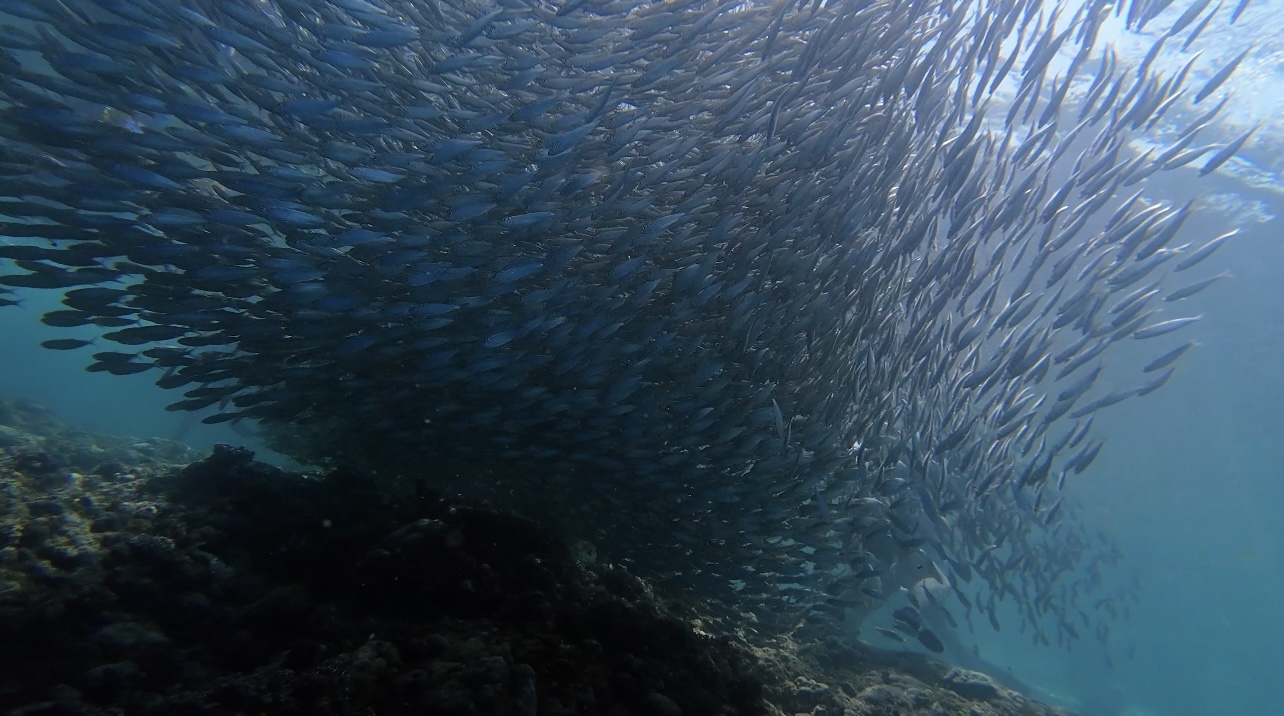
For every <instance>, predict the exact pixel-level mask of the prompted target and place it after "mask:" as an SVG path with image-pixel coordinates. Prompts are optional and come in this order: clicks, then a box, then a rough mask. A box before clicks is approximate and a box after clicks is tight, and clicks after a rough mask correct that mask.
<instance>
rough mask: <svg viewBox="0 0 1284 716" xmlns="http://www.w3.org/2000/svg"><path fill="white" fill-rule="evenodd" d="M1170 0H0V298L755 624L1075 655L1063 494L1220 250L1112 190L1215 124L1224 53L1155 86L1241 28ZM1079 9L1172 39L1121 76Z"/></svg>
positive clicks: (1146, 376) (1158, 382)
mask: <svg viewBox="0 0 1284 716" xmlns="http://www.w3.org/2000/svg"><path fill="white" fill-rule="evenodd" d="M1170 4H1171V0H1133V1H1131V2H1119V3H1118V4H1117V5H1116V4H1113V3H1110V2H1106V1H1105V0H1087V1H1086V2H1083V3H1075V4H1072V5H1064V6H1063V5H1060V4H1056V3H1051V2H1042V1H1041V0H801V2H793V0H670V1H665V2H658V1H657V2H647V1H645V0H552V1H548V0H501V1H500V2H488V1H474V0H438V1H434V2H415V1H411V0H217V1H216V0H167V1H164V2H162V1H161V0H58V1H56V2H54V1H50V2H45V1H43V0H41V1H37V0H5V2H3V3H0V50H3V51H2V52H0V215H2V218H0V221H3V223H2V224H0V236H3V237H5V239H4V243H3V245H0V258H3V259H7V260H8V261H6V262H4V264H3V271H4V274H5V275H4V276H3V277H0V285H2V286H4V287H5V290H6V293H4V298H5V303H15V302H16V298H15V297H16V296H17V295H18V294H17V292H19V291H22V290H26V289H55V290H58V291H62V292H65V296H64V299H63V303H64V304H65V306H66V308H65V310H57V311H52V312H49V313H46V314H45V315H44V316H43V317H42V319H41V320H42V321H43V322H44V323H46V324H49V325H52V326H63V327H83V326H90V327H95V328H96V329H97V330H99V333H100V335H99V337H97V338H96V339H93V340H90V339H81V338H65V339H56V340H51V341H47V342H46V345H47V347H49V348H52V349H74V348H81V347H86V346H87V347H88V348H87V350H88V351H90V352H92V354H93V362H92V363H91V364H90V365H89V367H88V369H89V370H93V371H104V372H108V373H113V374H132V373H140V372H147V371H150V372H152V373H154V374H155V375H156V376H157V384H158V385H160V386H161V387H163V388H167V389H173V390H176V391H182V397H181V399H180V400H177V401H176V402H175V403H174V404H173V406H171V407H172V408H173V409H175V410H179V411H201V410H205V411H207V412H209V411H213V412H211V413H210V414H208V415H207V416H206V417H205V418H204V421H205V422H221V421H241V420H246V421H258V422H259V423H263V424H290V425H296V426H301V428H300V429H301V430H304V431H311V432H310V434H311V435H312V436H313V439H314V441H315V442H317V443H321V444H325V445H326V446H328V448H329V449H330V450H332V453H333V455H335V456H338V457H350V456H354V455H360V456H364V458H365V459H366V460H367V461H368V462H370V463H373V464H380V465H385V466H388V469H389V470H403V471H405V470H413V469H415V467H416V466H422V465H423V464H424V463H425V462H429V464H431V465H433V466H434V469H435V470H437V471H439V472H441V473H443V474H445V473H450V474H455V475H457V477H456V479H457V480H458V482H459V483H460V484H461V485H462V484H467V485H471V486H473V487H482V488H484V489H489V490H491V492H492V495H493V496H499V495H509V496H513V495H517V496H519V497H518V498H514V499H531V500H542V502H539V503H538V504H541V505H545V506H547V505H561V506H562V508H561V509H563V510H564V513H563V514H561V515H560V516H558V517H554V518H551V519H557V518H561V519H565V520H566V521H567V522H572V523H574V524H575V525H576V527H577V529H579V530H580V531H581V532H582V534H583V535H584V536H585V537H586V538H589V539H592V540H594V541H595V542H597V543H598V544H599V545H600V548H602V549H604V550H607V551H609V552H611V553H612V554H614V555H615V558H617V559H626V560H628V561H630V562H632V563H635V564H637V565H638V568H639V569H644V570H646V571H648V572H649V573H652V574H656V575H659V576H666V577H672V578H673V580H674V581H675V583H682V584H687V585H692V586H693V587H698V588H699V589H701V590H702V592H707V593H719V594H723V593H725V599H726V603H727V604H728V605H730V607H729V611H730V612H734V613H736V614H738V615H740V616H742V617H743V618H744V619H746V620H748V621H750V622H756V623H757V625H758V627H757V628H760V629H773V630H790V629H797V628H799V627H800V626H810V627H816V628H819V629H821V630H822V631H823V630H825V629H832V628H834V627H836V625H838V624H840V623H841V622H842V620H843V618H844V614H848V613H850V612H849V610H851V609H854V608H855V609H861V608H866V609H868V608H873V607H876V606H878V605H881V604H884V603H889V602H890V600H892V599H893V598H896V597H897V595H898V594H905V595H907V596H908V598H909V600H910V602H911V603H912V604H911V605H909V606H905V607H902V608H901V609H900V610H898V611H897V612H896V615H897V616H896V618H895V622H896V626H897V627H898V628H899V629H901V630H902V631H903V632H905V633H907V634H911V635H913V636H915V637H916V638H917V639H918V641H919V642H920V643H921V644H922V645H924V646H925V647H926V648H929V649H931V650H933V651H939V650H940V648H938V647H940V646H941V641H940V639H938V638H937V637H936V636H935V635H934V634H933V633H932V632H931V631H930V630H929V629H928V628H927V626H926V625H925V624H924V622H923V619H922V616H921V615H920V614H919V611H918V608H920V607H921V608H923V610H924V611H927V607H929V606H930V607H935V608H936V609H938V610H943V609H945V607H946V603H947V602H948V603H949V609H953V610H958V609H959V608H962V609H963V610H964V611H965V612H966V617H967V619H968V621H969V623H970V622H971V619H972V617H973V614H974V613H976V614H983V615H985V616H986V617H988V619H989V621H990V622H991V623H992V624H993V626H994V628H996V629H997V628H999V627H1000V624H999V620H998V618H997V616H996V615H997V612H996V600H1000V601H1001V600H1004V599H1010V600H1014V602H1015V603H1016V604H1017V605H1018V607H1019V609H1020V612H1021V613H1022V614H1023V615H1024V621H1025V624H1024V625H1023V627H1028V628H1030V629H1031V633H1032V635H1033V638H1034V639H1035V641H1036V642H1039V643H1052V642H1054V641H1055V642H1058V643H1068V642H1070V641H1073V640H1074V639H1076V638H1078V637H1079V636H1080V631H1081V630H1087V629H1092V628H1096V629H1097V636H1098V638H1099V639H1102V640H1103V641H1104V640H1105V639H1106V638H1107V636H1108V634H1106V632H1105V629H1104V627H1103V626H1101V621H1100V619H1099V617H1101V616H1103V615H1106V614H1111V613H1114V612H1115V611H1116V610H1119V609H1125V608H1127V603H1126V599H1125V598H1122V597H1115V596H1109V595H1107V596H1104V597H1103V596H1102V595H1101V594H1099V593H1097V592H1096V591H1094V588H1095V587H1096V586H1097V585H1096V583H1097V582H1098V581H1099V580H1100V569H1101V568H1102V567H1103V566H1104V565H1106V564H1108V563H1111V562H1113V561H1114V560H1116V559H1118V554H1117V552H1116V551H1115V550H1114V548H1113V547H1112V546H1111V544H1110V542H1109V541H1108V540H1105V539H1103V538H1102V537H1100V536H1098V535H1095V534H1091V533H1089V532H1088V531H1087V530H1085V529H1084V528H1082V527H1080V526H1079V525H1078V523H1077V522H1076V520H1075V518H1074V515H1073V510H1072V509H1070V508H1069V507H1067V506H1063V503H1062V499H1061V496H1062V492H1063V489H1064V487H1065V482H1066V480H1067V479H1068V478H1070V477H1072V476H1074V475H1077V474H1080V473H1082V472H1083V471H1084V470H1085V469H1087V468H1088V467H1089V465H1090V464H1092V462H1093V461H1094V458H1095V457H1096V456H1097V455H1098V453H1099V451H1100V450H1101V448H1102V445H1103V441H1102V440H1101V439H1100V438H1098V437H1096V436H1095V434H1094V433H1093V431H1092V425H1093V416H1094V414H1095V413H1096V412H1097V411H1099V410H1103V409H1105V408H1107V407H1108V406H1111V405H1114V404H1116V403H1119V402H1120V401H1123V400H1127V399H1129V398H1133V397H1136V396H1143V395H1146V394H1148V393H1150V392H1151V391H1154V390H1156V389H1158V388H1159V387H1160V386H1162V385H1163V384H1164V383H1165V382H1166V381H1168V380H1169V378H1170V377H1171V376H1172V375H1173V374H1174V371H1175V369H1176V366H1177V362H1178V359H1179V358H1180V357H1181V356H1182V355H1183V354H1184V353H1186V351H1187V350H1189V349H1190V348H1191V347H1192V346H1194V345H1195V342H1194V341H1193V340H1192V339H1190V338H1189V337H1188V336H1187V335H1185V334H1186V333H1189V331H1191V330H1198V329H1197V328H1191V324H1195V323H1196V322H1197V321H1199V320H1200V317H1201V314H1200V313H1199V312H1195V311H1188V310H1183V306H1184V305H1186V303H1188V301H1187V302H1186V303H1184V302H1183V301H1185V300H1186V299H1188V298H1189V297H1191V296H1193V295H1195V294H1196V293H1198V292H1200V291H1202V290H1204V289H1206V288H1207V287H1208V286H1210V285H1213V284H1214V283H1216V282H1217V281H1219V280H1220V279H1222V278H1224V276H1225V274H1223V273H1217V272H1215V271H1214V272H1211V273H1210V274H1202V275H1201V271H1206V270H1207V269H1206V266H1208V265H1211V264H1207V265H1206V264H1203V262H1204V261H1205V259H1207V258H1208V257H1209V256H1210V255H1212V254H1213V253H1214V252H1215V251H1216V249H1217V248H1218V247H1219V246H1221V245H1223V244H1224V243H1225V242H1226V241H1228V240H1230V239H1231V237H1232V236H1233V234H1234V232H1233V231H1232V232H1229V233H1226V234H1224V235H1221V236H1188V235H1187V233H1188V232H1183V231H1182V229H1183V226H1184V225H1185V224H1186V222H1187V219H1188V217H1189V216H1190V215H1191V214H1192V213H1194V212H1196V211H1197V210H1198V207H1197V206H1195V205H1193V204H1185V205H1181V206H1173V205H1169V204H1168V203H1166V202H1163V201H1157V200H1155V199H1153V198H1151V197H1148V196H1147V195H1146V189H1145V187H1146V178H1147V177H1148V176H1150V175H1152V174H1154V173H1156V172H1161V171H1170V170H1176V169H1178V168H1180V167H1186V166H1187V165H1192V164H1194V163H1196V162H1198V164H1195V165H1194V167H1192V168H1198V173H1199V174H1201V175H1203V174H1207V173H1210V172H1213V171H1215V170H1217V169H1218V168H1219V167H1221V166H1222V165H1223V164H1225V163H1226V162H1227V161H1229V160H1230V159H1231V158H1232V157H1233V156H1234V155H1235V154H1236V152H1238V151H1239V150H1240V149H1241V148H1242V147H1243V146H1244V145H1245V143H1246V142H1248V141H1249V140H1250V138H1251V136H1252V132H1249V133H1247V134H1244V135H1243V136H1241V137H1238V138H1236V139H1234V140H1233V141H1230V142H1214V143H1212V144H1202V143H1199V137H1200V134H1201V132H1204V133H1205V134H1207V132H1205V130H1206V128H1207V127H1209V126H1210V125H1212V124H1213V123H1214V122H1215V120H1216V117H1217V116H1218V113H1219V112H1221V111H1222V109H1223V107H1225V105H1226V98H1225V95H1226V93H1227V90H1226V88H1225V87H1224V86H1223V85H1224V84H1225V83H1226V81H1227V79H1228V78H1229V77H1230V75H1231V73H1232V72H1233V71H1234V70H1235V67H1236V65H1238V64H1239V62H1240V61H1241V60H1243V59H1244V57H1245V55H1240V56H1239V58H1238V59H1236V60H1234V61H1233V62H1232V63H1231V64H1230V65H1227V66H1224V67H1205V66H1204V65H1199V67H1200V69H1201V71H1203V72H1204V74H1205V76H1207V77H1209V79H1207V80H1204V81H1202V82H1191V81H1188V77H1189V75H1188V71H1189V70H1190V69H1191V68H1192V67H1193V66H1195V64H1196V60H1197V56H1194V57H1196V59H1192V60H1191V61H1190V62H1189V63H1187V64H1186V65H1185V67H1184V69H1182V70H1181V71H1180V72H1177V73H1164V72H1161V71H1159V70H1157V69H1155V68H1154V67H1153V66H1152V61H1153V60H1154V58H1155V57H1156V56H1157V55H1158V53H1159V52H1160V51H1161V49H1162V48H1163V46H1164V45H1165V42H1166V43H1167V45H1168V49H1169V50H1172V51H1176V50H1177V47H1176V46H1177V45H1178V43H1182V42H1184V43H1185V45H1184V46H1183V48H1182V49H1183V51H1184V50H1185V49H1186V48H1187V47H1189V46H1191V45H1192V43H1193V44H1194V46H1195V47H1198V37H1199V35H1200V33H1202V32H1203V31H1204V29H1205V28H1206V27H1207V26H1208V25H1209V23H1210V22H1212V21H1214V18H1215V17H1216V18H1218V19H1217V20H1216V22H1219V23H1224V22H1233V21H1234V19H1238V16H1239V14H1240V13H1242V12H1243V11H1244V8H1245V6H1246V5H1247V0H1240V2H1238V3H1237V4H1236V6H1235V7H1234V8H1231V7H1229V6H1228V7H1227V8H1225V9H1223V8H1222V5H1221V4H1220V3H1219V4H1218V5H1216V6H1213V7H1211V8H1210V7H1209V6H1210V2H1209V0H1199V1H1196V2H1193V3H1191V4H1190V5H1189V6H1188V7H1185V8H1183V7H1180V6H1178V7H1172V8H1170V7H1169V5H1170ZM1219 13H1220V15H1219ZM1112 15H1113V16H1114V17H1117V18H1119V20H1120V21H1122V22H1123V23H1125V25H1126V26H1127V27H1129V28H1133V29H1140V28H1143V27H1146V26H1147V25H1150V24H1154V23H1164V24H1166V25H1167V26H1168V29H1167V30H1166V31H1165V32H1164V33H1163V34H1162V35H1161V36H1160V39H1159V40H1158V41H1157V42H1156V44H1155V46H1154V49H1153V50H1152V52H1151V53H1150V54H1148V55H1147V56H1146V59H1145V60H1144V61H1143V62H1142V63H1140V64H1139V65H1128V64H1126V63H1124V62H1121V61H1120V60H1119V58H1118V56H1117V55H1116V53H1115V52H1114V51H1113V50H1112V49H1111V48H1110V47H1108V46H1105V45H1104V44H1103V43H1100V42H1098V39H1097V36H1098V33H1099V30H1100V28H1101V27H1102V25H1103V23H1105V22H1107V21H1108V20H1110V19H1111V17H1112ZM1156 128H1165V129H1167V130H1168V131H1167V133H1165V134H1161V133H1159V132H1158V131H1157V129H1156ZM1142 135H1154V136H1155V137H1156V141H1158V142H1160V143H1161V144H1162V146H1163V148H1162V149H1159V150H1152V151H1151V152H1148V153H1144V154H1143V153H1140V152H1137V151H1134V150H1133V149H1132V148H1131V145H1130V143H1129V141H1130V138H1132V137H1135V136H1142ZM1205 141H1206V140H1205ZM1184 171H1190V168H1188V169H1186V170H1184ZM1197 266H1198V267H1199V268H1198V269H1197V268H1196V267H1197ZM1187 270H1191V272H1190V273H1186V271H1187ZM1168 334H1173V335H1172V336H1168V337H1166V338H1165V337H1164V336H1167V335H1168ZM1132 341H1146V342H1147V343H1148V344H1149V343H1153V344H1154V358H1153V360H1152V361H1150V362H1149V363H1148V364H1147V365H1146V366H1145V368H1144V370H1142V371H1141V372H1140V374H1139V375H1137V376H1136V379H1135V382H1134V383H1131V384H1125V385H1119V386H1115V385H1108V384H1106V381H1105V380H1104V379H1100V376H1101V374H1102V360H1103V356H1106V355H1108V354H1109V352H1110V350H1111V347H1112V346H1114V345H1116V344H1119V343H1122V342H1132ZM1166 341H1168V342H1166ZM1171 341H1176V342H1171ZM103 343H112V344H116V345H113V346H109V348H111V349H110V350H104V349H103V348H104V346H103V345H102V344H103ZM442 479H443V480H444V479H446V478H442ZM528 504H536V503H528ZM924 575H931V576H930V580H929V581H930V584H925V583H924V582H923V577H924ZM928 586H930V587H931V588H930V589H929V588H927V587H928ZM925 601H926V602H931V604H924V602H925ZM955 602H957V604H959V605H961V607H960V606H955ZM947 614H948V612H947ZM949 621H950V622H951V623H953V622H954V619H953V617H949ZM879 632H880V633H885V634H890V635H892V636H894V637H896V638H898V639H899V638H900V637H899V635H898V634H897V633H896V632H895V631H892V630H890V629H884V628H882V627H879Z"/></svg>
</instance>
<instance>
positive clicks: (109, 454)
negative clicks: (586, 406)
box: [0, 402, 1061, 716]
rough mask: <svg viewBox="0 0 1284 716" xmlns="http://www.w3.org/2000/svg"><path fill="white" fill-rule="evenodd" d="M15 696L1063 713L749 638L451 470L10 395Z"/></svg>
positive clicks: (831, 651)
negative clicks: (465, 488) (447, 481)
mask: <svg viewBox="0 0 1284 716" xmlns="http://www.w3.org/2000/svg"><path fill="white" fill-rule="evenodd" d="M0 440H2V441H3V442H0V711H4V712H6V713H12V714H22V715H24V716H33V715H35V714H50V715H52V714H144V715H148V714H193V715H195V714H203V715H208V714H242V713H244V714H442V715H449V714H460V715H464V714H505V715H513V716H527V715H530V716H534V715H535V714H540V715H541V716H553V715H556V714H613V715H614V714H619V715H621V716H623V715H626V714H642V715H650V716H677V715H679V714H685V715H686V716H706V715H708V716H716V715H723V714H725V715H731V714H740V715H746V716H747V715H751V714H764V715H775V714H790V715H793V714H802V713H806V714H813V715H815V716H838V715H842V716H864V715H869V716H873V715H875V714H906V715H909V714H938V715H944V714H967V715H968V716H991V715H993V716H1007V715H1013V716H1015V715H1017V714H1028V715H1030V716H1035V715H1043V714H1055V713H1061V712H1058V711H1055V710H1053V709H1049V708H1047V707H1044V706H1042V705H1039V704H1036V703H1033V702H1030V701H1027V700H1026V699H1024V698H1022V697H1020V696H1019V695H1017V694H1014V693H1012V692H1010V691H1007V690H1005V689H1003V688H1002V687H1000V686H997V685H995V684H994V683H993V682H992V681H990V680H989V679H988V678H987V677H984V676H983V675H980V674H975V673H974V672H962V671H961V670H959V669H953V668H951V667H950V666H949V665H946V664H942V663H940V662H937V661H934V660H931V659H928V658H926V657H922V656H919V655H915V654H909V653H898V652H886V651H881V650H877V649H872V648H869V647H867V646H865V645H862V644H860V643H851V642H843V641H840V640H837V639H828V640H822V641H819V642H812V643H809V644H805V645H804V644H793V643H790V642H787V641H783V642H782V641H777V642H773V643H770V644H750V643H748V642H746V641H745V640H743V639H741V638H738V637H736V636H735V635H733V634H725V635H714V634H710V633H707V632H706V631H704V630H702V628H701V627H700V626H699V625H701V624H707V623H709V622H707V621H705V620H704V619H702V617H701V613H700V605H699V604H693V603H690V602H689V601H688V602H686V603H679V602H675V601H672V600H669V599H666V598H665V597H664V596H663V595H659V594H657V593H656V592H655V591H654V590H653V589H652V587H651V586H650V585H648V583H646V582H645V581H644V580H641V579H639V578H637V577H635V576H633V575H631V574H630V573H629V572H628V571H627V570H626V569H624V568H623V567H620V566H618V565H610V564H599V563H596V562H593V561H592V560H590V559H588V556H589V555H590V554H591V553H592V549H591V547H592V546H591V545H583V544H580V545H575V546H574V547H572V546H569V545H567V544H566V543H564V542H563V541H561V540H559V539H558V538H556V537H554V536H552V535H551V534H549V533H548V532H547V531H546V530H545V528H543V527H542V526H541V525H540V524H537V523H536V522H534V521H532V520H530V519H527V518H524V517H520V516H516V515H511V514H504V513H501V512H498V511H495V510H492V509H489V508H488V507H487V506H485V505H484V504H473V505H470V504H459V503H454V502H451V501H448V500H446V499H444V498H442V497H441V496H440V495H438V494H436V493H434V492H433V491H432V490H431V489H430V487H429V485H430V484H431V475H430V474H425V475H423V476H418V477H416V478H414V479H403V480H399V481H396V480H389V479H388V478H386V477H383V478H380V479H378V480H376V479H374V478H371V477H368V476H367V475H366V474H364V473H361V472H357V471H355V470H345V469H335V470H332V471H330V472H329V473H327V474H324V475H319V474H311V475H309V474H298V473H290V472H285V471H282V470H279V469H277V468H273V467H270V466H267V465H263V464H261V463H257V462H255V461H254V460H253V455H252V454H251V453H249V452H248V451H245V450H242V449H239V448H233V447H230V446H219V447H218V448H216V449H215V451H214V452H213V453H212V454H211V455H209V456H207V457H205V458H204V459H201V460H199V461H196V462H192V463H190V464H186V465H184V464H183V463H184V462H185V461H186V460H188V459H189V458H190V455H188V454H187V452H186V451H185V450H184V449H183V448H182V447H181V446H177V445H175V444H172V443H165V442H159V441H130V440H124V439H116V438H105V437H102V436H93V435H89V434H86V433H80V432H77V431H74V430H72V429H70V428H67V427H66V426H64V425H62V424H61V423H59V422H58V421H57V420H55V419H54V418H53V417H52V416H50V415H48V414H47V413H46V412H44V411H42V410H41V409H39V408H38V407H37V406H33V405H31V404H25V403H14V402H0Z"/></svg>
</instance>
